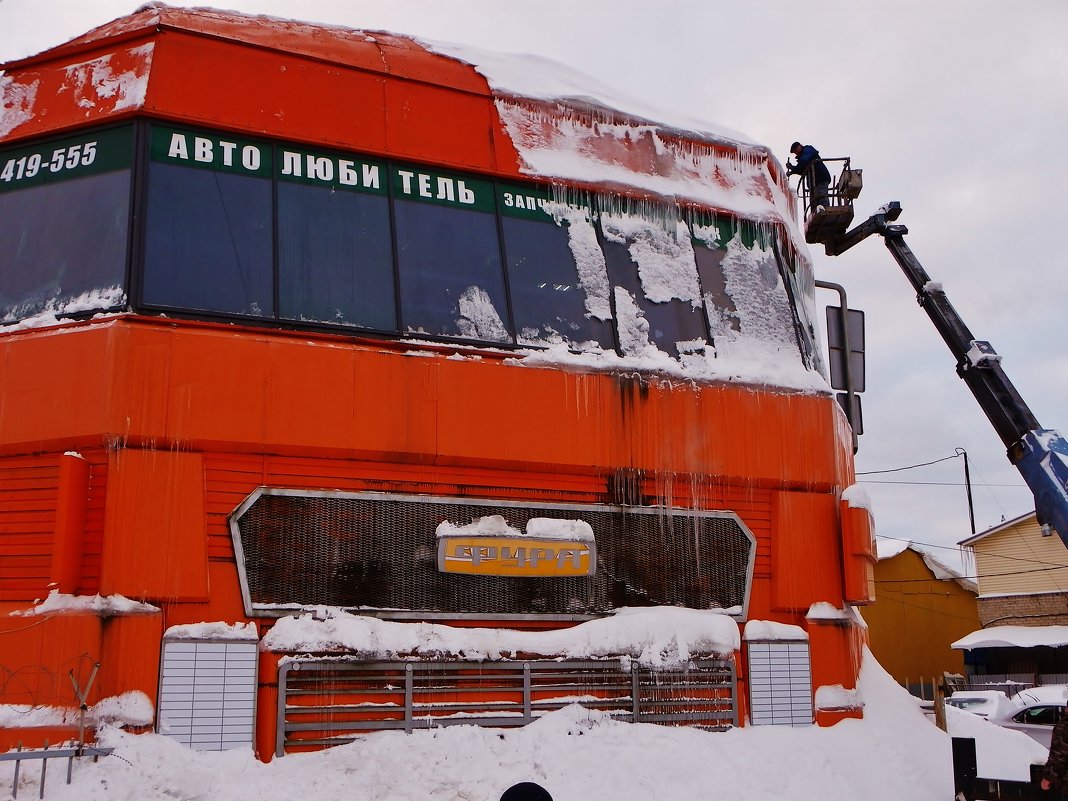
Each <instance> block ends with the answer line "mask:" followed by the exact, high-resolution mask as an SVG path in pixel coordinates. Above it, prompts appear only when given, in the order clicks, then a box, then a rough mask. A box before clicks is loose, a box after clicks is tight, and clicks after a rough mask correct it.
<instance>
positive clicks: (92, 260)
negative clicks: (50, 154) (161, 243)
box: [0, 170, 130, 321]
mask: <svg viewBox="0 0 1068 801" xmlns="http://www.w3.org/2000/svg"><path fill="white" fill-rule="evenodd" d="M129 216H130V172H129V170H119V171H117V172H109V173H104V174H101V175H91V176H87V177H84V178H77V179H74V180H69V181H62V182H59V183H46V184H40V185H38V186H31V187H27V188H25V189H19V190H16V191H11V192H0V320H2V321H11V320H17V319H21V318H23V317H27V316H30V315H33V314H37V313H38V312H42V311H51V312H62V311H67V312H74V311H87V310H93V309H107V308H113V307H115V306H121V305H124V304H125V300H126V294H125V291H124V288H123V286H124V283H125V278H126V241H127V228H128V225H129Z"/></svg>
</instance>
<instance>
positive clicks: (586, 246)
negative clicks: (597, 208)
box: [545, 201, 612, 320]
mask: <svg viewBox="0 0 1068 801" xmlns="http://www.w3.org/2000/svg"><path fill="white" fill-rule="evenodd" d="M545 211H546V212H547V213H548V214H551V215H552V218H553V219H554V220H555V221H556V222H557V224H561V223H564V222H566V223H567V238H568V245H569V246H570V247H571V254H572V255H573V256H574V257H575V267H576V269H577V270H578V279H579V284H580V285H581V286H582V290H583V292H585V295H586V297H585V305H586V311H587V312H589V314H590V316H591V317H594V318H595V319H597V320H611V319H612V304H611V302H610V301H609V296H608V292H609V285H608V268H607V267H606V266H605V262H604V253H602V252H601V246H600V244H599V243H598V242H597V232H596V231H595V230H594V228H593V223H591V222H590V213H589V210H588V209H584V208H578V207H576V206H572V205H569V204H566V203H557V202H555V201H550V202H547V203H546V204H545Z"/></svg>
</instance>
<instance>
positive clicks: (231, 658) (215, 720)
mask: <svg viewBox="0 0 1068 801" xmlns="http://www.w3.org/2000/svg"><path fill="white" fill-rule="evenodd" d="M257 658H258V650H257V644H256V643H255V642H249V641H230V640H226V641H218V642H208V641H199V640H195V641H193V640H177V641H170V642H164V644H163V665H162V670H161V676H160V691H159V733H160V734H163V735H166V736H167V737H172V738H174V739H176V740H178V741H179V742H182V743H185V744H186V745H188V746H190V747H191V748H195V749H197V750H199V751H225V750H228V749H231V748H243V747H251V746H252V740H253V728H254V722H255V702H256V665H257Z"/></svg>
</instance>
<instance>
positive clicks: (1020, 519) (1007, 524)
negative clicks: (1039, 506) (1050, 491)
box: [957, 510, 1035, 546]
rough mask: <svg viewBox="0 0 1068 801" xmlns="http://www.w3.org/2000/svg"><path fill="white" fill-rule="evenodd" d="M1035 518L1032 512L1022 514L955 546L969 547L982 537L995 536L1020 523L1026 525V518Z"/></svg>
mask: <svg viewBox="0 0 1068 801" xmlns="http://www.w3.org/2000/svg"><path fill="white" fill-rule="evenodd" d="M1031 517H1035V512H1034V510H1032V511H1030V512H1024V513H1023V514H1022V515H1020V516H1019V517H1014V518H1013V519H1012V520H1006V521H1005V522H1003V523H998V524H997V525H996V526H991V527H990V528H988V529H987V530H986V531H980V532H979V533H978V534H973V535H972V536H970V537H968V538H967V539H963V540H961V541H960V542H958V543H957V545H963V546H969V545H973V544H974V543H976V542H979V540H981V539H983V538H984V537H989V536H990V535H991V534H997V533H998V532H999V531H1004V530H1005V529H1007V528H1012V527H1013V526H1018V525H1020V523H1026V522H1027V520H1028V518H1031Z"/></svg>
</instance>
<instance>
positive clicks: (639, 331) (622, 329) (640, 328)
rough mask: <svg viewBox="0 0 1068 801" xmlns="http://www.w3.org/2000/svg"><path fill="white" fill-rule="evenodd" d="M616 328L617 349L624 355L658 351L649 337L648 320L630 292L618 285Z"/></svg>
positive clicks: (646, 354)
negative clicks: (617, 336) (617, 335)
mask: <svg viewBox="0 0 1068 801" xmlns="http://www.w3.org/2000/svg"><path fill="white" fill-rule="evenodd" d="M616 329H617V331H618V334H619V349H620V350H621V351H623V355H624V356H635V357H641V356H654V355H655V354H658V353H660V351H659V350H657V347H656V345H654V344H653V343H652V341H651V340H650V339H649V321H648V320H646V319H645V315H644V314H642V310H641V309H640V308H638V304H637V302H636V301H635V300H634V297H633V296H632V295H631V294H630V292H628V291H627V290H625V289H624V288H623V287H619V286H617V287H616ZM664 355H665V356H667V354H664Z"/></svg>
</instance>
